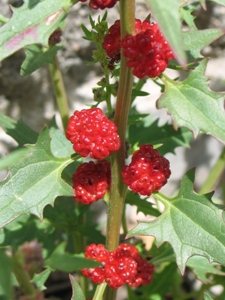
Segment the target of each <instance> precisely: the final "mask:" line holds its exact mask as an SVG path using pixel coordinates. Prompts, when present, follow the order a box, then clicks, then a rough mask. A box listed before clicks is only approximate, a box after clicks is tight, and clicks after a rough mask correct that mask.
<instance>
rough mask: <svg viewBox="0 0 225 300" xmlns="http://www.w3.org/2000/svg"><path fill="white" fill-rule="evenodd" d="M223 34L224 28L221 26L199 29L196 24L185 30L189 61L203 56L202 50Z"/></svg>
mask: <svg viewBox="0 0 225 300" xmlns="http://www.w3.org/2000/svg"><path fill="white" fill-rule="evenodd" d="M223 34H224V32H223V30H222V29H219V28H215V29H205V30H198V29H197V27H195V26H194V27H192V28H191V29H190V30H188V31H185V32H184V41H185V50H186V51H187V52H188V57H189V59H188V61H189V62H193V61H196V59H198V58H202V57H203V56H202V55H201V53H200V51H201V50H202V49H203V48H204V47H205V46H207V45H209V44H211V43H212V42H213V41H214V40H216V39H218V38H219V37H220V36H222V35H223Z"/></svg>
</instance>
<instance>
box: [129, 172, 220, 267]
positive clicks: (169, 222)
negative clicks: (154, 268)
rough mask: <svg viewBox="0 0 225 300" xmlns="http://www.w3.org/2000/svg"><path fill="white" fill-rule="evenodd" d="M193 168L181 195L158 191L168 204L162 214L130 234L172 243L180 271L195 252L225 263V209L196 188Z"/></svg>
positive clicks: (183, 182)
mask: <svg viewBox="0 0 225 300" xmlns="http://www.w3.org/2000/svg"><path fill="white" fill-rule="evenodd" d="M193 182H194V171H193V170H191V171H189V172H188V173H187V174H186V175H185V176H184V178H183V180H182V181H181V185H180V191H179V194H178V195H177V196H176V197H174V198H171V199H169V198H167V197H165V196H163V195H161V194H159V193H156V194H155V198H157V199H158V200H159V201H161V202H162V203H163V204H164V205H165V211H164V212H163V213H162V215H161V216H160V217H158V218H156V219H155V220H154V221H152V222H139V224H138V225H137V226H136V227H135V228H133V229H132V230H131V231H130V232H129V233H128V236H129V237H131V236H134V235H152V236H155V238H156V245H157V246H160V245H161V244H162V243H164V242H169V243H170V244H171V246H172V247H173V250H174V253H175V255H176V261H177V264H178V267H179V268H180V270H181V272H182V273H183V272H184V269H185V266H186V264H187V260H188V259H189V258H190V257H191V256H194V255H200V256H204V257H206V258H207V259H208V260H209V261H210V262H212V261H214V262H218V263H220V264H222V265H225V223H224V219H223V210H222V209H221V208H218V207H217V206H216V205H215V204H213V203H212V202H211V196H212V193H211V194H206V195H198V194H196V193H195V192H194V191H193Z"/></svg>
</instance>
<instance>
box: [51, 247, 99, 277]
mask: <svg viewBox="0 0 225 300" xmlns="http://www.w3.org/2000/svg"><path fill="white" fill-rule="evenodd" d="M46 265H47V266H49V267H50V268H51V269H54V270H60V271H63V272H66V273H71V272H74V271H79V270H81V269H83V268H94V267H97V266H99V263H98V262H96V261H94V260H90V259H87V258H85V257H84V254H70V253H66V252H65V243H61V244H60V245H59V246H58V247H57V248H56V250H55V251H54V253H53V254H52V255H51V256H50V257H49V259H48V260H47V261H46Z"/></svg>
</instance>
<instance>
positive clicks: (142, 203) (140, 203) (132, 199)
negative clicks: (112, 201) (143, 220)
mask: <svg viewBox="0 0 225 300" xmlns="http://www.w3.org/2000/svg"><path fill="white" fill-rule="evenodd" d="M126 204H130V205H135V206H136V207H137V213H138V212H143V213H144V214H145V215H150V216H154V217H158V216H159V215H160V213H159V211H158V210H157V209H155V208H154V207H152V203H150V202H148V201H147V198H145V199H140V196H139V195H137V194H134V193H133V192H131V191H128V193H127V197H126Z"/></svg>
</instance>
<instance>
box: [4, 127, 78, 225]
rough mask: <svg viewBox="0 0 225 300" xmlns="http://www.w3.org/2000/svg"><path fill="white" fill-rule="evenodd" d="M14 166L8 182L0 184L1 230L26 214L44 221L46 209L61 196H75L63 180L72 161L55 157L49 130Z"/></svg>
mask: <svg viewBox="0 0 225 300" xmlns="http://www.w3.org/2000/svg"><path fill="white" fill-rule="evenodd" d="M27 148H28V149H29V151H28V152H27V155H26V156H24V158H23V159H21V160H19V161H18V163H17V164H16V165H14V166H13V167H12V168H11V170H10V172H9V176H8V177H7V179H6V180H5V181H3V182H1V183H0V227H2V226H4V225H6V224H7V223H9V222H11V221H12V220H14V219H15V218H17V217H19V216H20V215H23V214H34V215H36V216H38V217H39V218H42V213H43V209H44V207H45V206H46V205H47V204H53V203H54V200H55V198H56V197H57V196H63V195H64V196H70V195H73V190H72V187H71V186H69V185H68V184H66V183H65V182H64V181H63V180H62V178H61V172H62V171H63V169H64V168H65V167H66V165H68V164H69V163H70V162H71V161H70V159H67V160H64V159H59V158H56V157H55V156H53V154H52V152H51V149H50V136H49V131H48V128H47V127H46V128H44V129H43V131H42V132H41V134H40V136H39V138H38V141H37V143H36V144H35V145H28V146H27Z"/></svg>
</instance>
